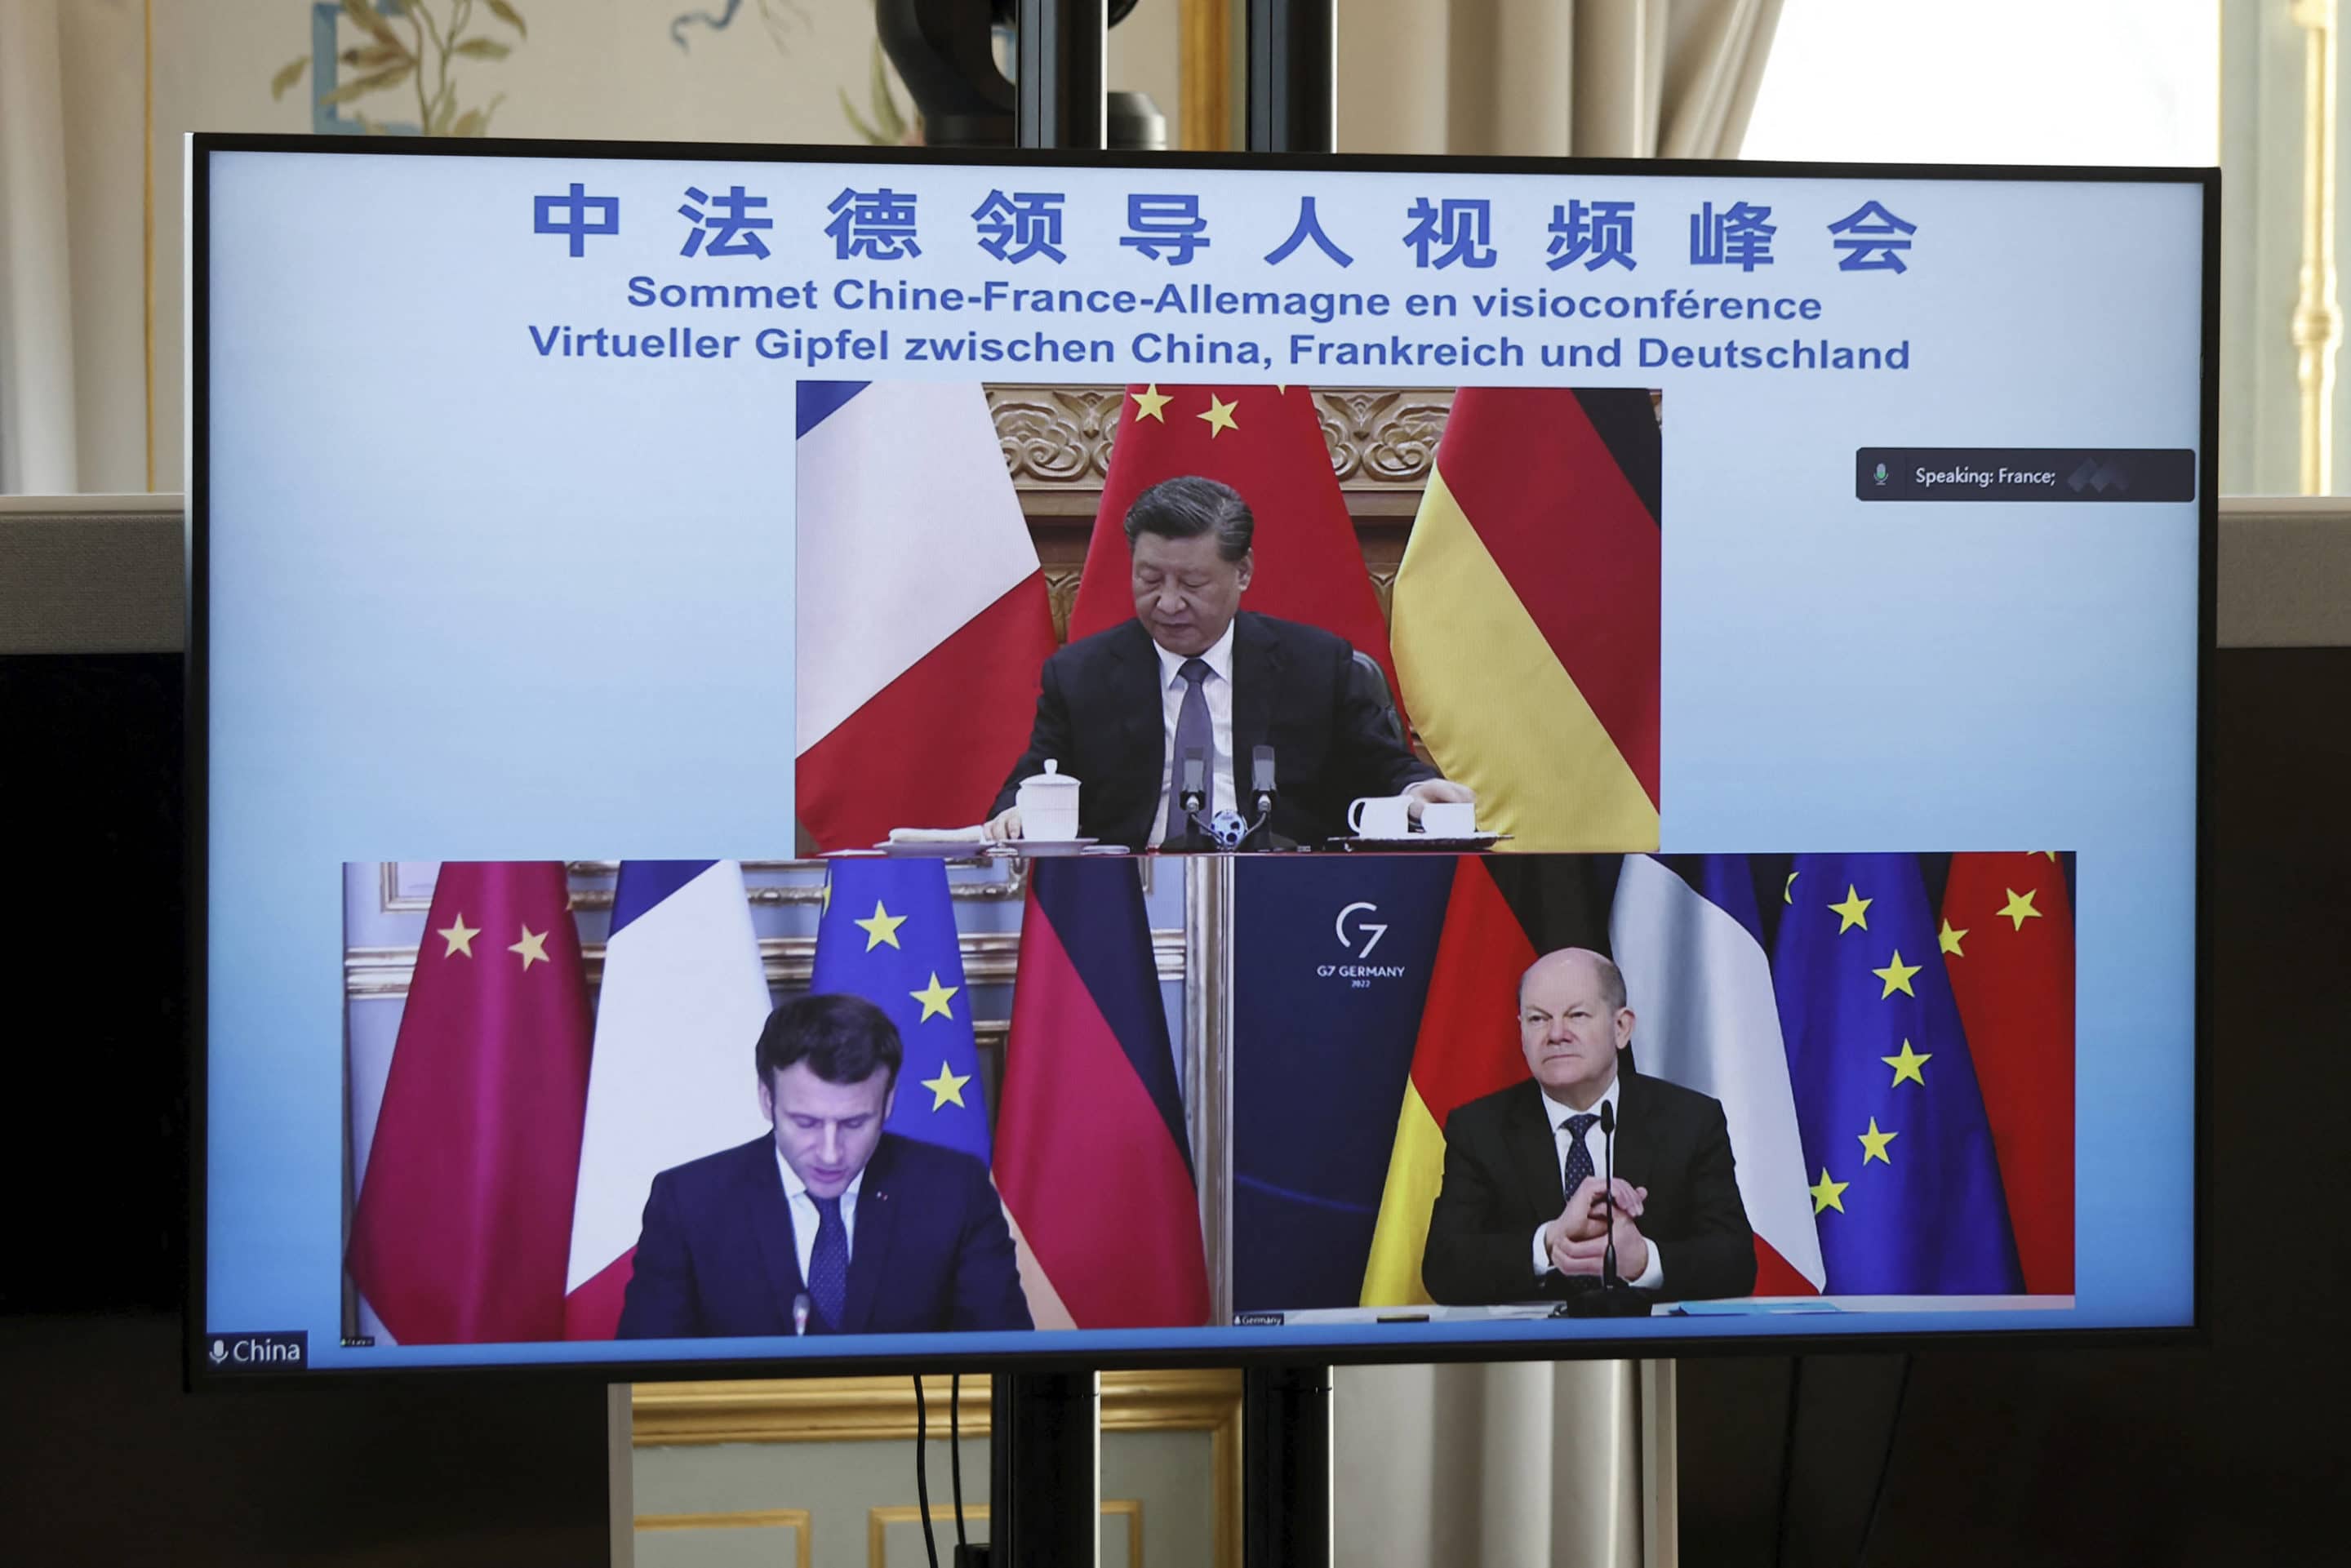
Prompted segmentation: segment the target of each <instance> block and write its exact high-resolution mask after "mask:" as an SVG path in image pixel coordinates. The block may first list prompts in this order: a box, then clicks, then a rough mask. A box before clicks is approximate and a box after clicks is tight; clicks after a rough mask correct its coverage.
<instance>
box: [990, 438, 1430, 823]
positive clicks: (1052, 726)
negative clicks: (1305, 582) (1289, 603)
mask: <svg viewBox="0 0 2351 1568" xmlns="http://www.w3.org/2000/svg"><path fill="white" fill-rule="evenodd" d="M1256 528H1257V524H1256V520H1255V518H1254V517H1252V516H1251V515H1250V513H1249V504H1248V503H1247V502H1245V501H1243V500H1242V499H1241V497H1240V495H1239V493H1238V491H1236V490H1234V489H1233V488H1232V487H1231V486H1227V485H1220V484H1218V483H1217V481H1216V480H1214V479H1204V478H1200V477H1198V476H1192V475H1185V476H1179V477H1176V478H1173V479H1167V480H1163V481H1162V482H1160V483H1159V484H1156V485H1154V486H1152V487H1151V488H1150V489H1148V490H1145V491H1144V493H1143V494H1142V495H1140V496H1138V497H1135V500H1134V506H1132V507H1128V508H1127V513H1126V542H1127V549H1128V551H1129V553H1130V554H1131V556H1132V557H1133V560H1134V566H1133V583H1134V620H1132V621H1127V622H1121V623H1120V624H1118V625H1116V626H1113V627H1112V628H1111V629H1110V630H1109V631H1107V632H1096V633H1095V634H1094V635H1093V636H1091V637H1083V638H1081V639H1079V640H1078V641H1077V642H1074V643H1071V644H1070V645H1069V646H1068V647H1066V648H1063V649H1062V650H1061V651H1060V652H1059V653H1055V654H1054V655H1053V656H1052V657H1051V658H1050V659H1048V660H1047V661H1046V662H1045V668H1044V672H1043V674H1042V675H1041V677H1040V687H1041V689H1040V693H1039V695H1038V698H1037V722H1036V724H1035V727H1033V729H1032V731H1031V733H1030V735H1029V749H1028V750H1027V751H1026V752H1024V753H1022V754H1021V757H1020V760H1019V761H1018V762H1016V763H1014V764H1013V765H1012V773H1011V776H1010V777H1009V778H1008V779H1006V780H1005V783H1004V788H1003V789H1002V790H1001V791H1000V792H998V795H997V798H996V804H995V805H994V806H993V807H991V808H990V809H989V810H990V811H991V813H992V814H991V816H990V817H989V820H988V821H987V836H988V837H990V838H992V839H1015V838H1018V837H1019V835H1020V813H1019V808H1018V806H1017V805H1016V804H1015V801H1016V800H1017V798H1018V794H1019V785H1020V781H1021V780H1022V779H1027V778H1029V777H1031V776H1032V775H1035V774H1038V773H1042V772H1043V771H1045V764H1046V762H1047V761H1048V760H1049V759H1050V760H1052V761H1054V762H1055V763H1057V764H1058V765H1059V768H1060V770H1061V772H1063V773H1066V774H1069V775H1070V776H1071V777H1072V778H1074V779H1077V780H1078V781H1079V796H1078V810H1079V820H1078V831H1079V832H1080V833H1081V835H1082V836H1084V837H1087V838H1094V839H1100V840H1102V841H1105V842H1108V843H1117V844H1125V845H1127V846H1129V847H1130V848H1134V849H1144V848H1157V847H1159V846H1160V845H1162V844H1163V843H1164V844H1165V845H1167V846H1168V847H1170V848H1178V847H1189V848H1197V847H1202V846H1201V845H1199V844H1198V843H1197V842H1196V841H1190V840H1189V839H1188V837H1187V830H1188V827H1189V824H1188V823H1187V822H1186V821H1185V817H1184V813H1183V812H1182V811H1181V810H1177V809H1176V808H1175V800H1174V795H1175V791H1177V790H1179V789H1181V788H1182V786H1183V782H1184V781H1183V779H1182V770H1181V766H1180V762H1179V758H1181V757H1182V756H1183V755H1184V754H1185V753H1186V752H1187V751H1190V750H1193V749H1198V750H1199V751H1200V752H1201V753H1202V754H1203V755H1204V756H1205V757H1207V760H1208V766H1207V770H1206V777H1205V780H1204V782H1205V783H1206V785H1207V809H1206V810H1204V811H1203V812H1202V813H1201V814H1202V815H1203V816H1204V817H1208V816H1213V815H1214V814H1215V813H1216V812H1218V811H1224V810H1238V811H1241V812H1242V814H1243V815H1244V816H1253V815H1254V814H1255V813H1254V811H1253V810H1248V809H1247V808H1246V806H1245V804H1244V801H1245V794H1244V792H1245V791H1246V790H1247V789H1248V787H1249V758H1250V757H1251V755H1252V753H1253V751H1254V749H1255V748H1256V747H1259V746H1264V745H1270V746H1271V747H1273V749H1274V762H1275V768H1276V772H1277V781H1278V783H1279V784H1280V789H1279V791H1278V793H1277V799H1276V801H1275V805H1274V816H1273V822H1272V830H1273V831H1274V832H1275V833H1276V834H1278V835H1280V836H1281V837H1283V838H1288V839H1292V840H1296V841H1299V842H1301V843H1315V842H1320V841H1322V840H1324V839H1328V838H1334V837H1337V836H1338V835H1340V834H1342V833H1344V832H1345V831H1347V829H1346V818H1347V808H1348V806H1349V804H1350V803H1351V802H1352V801H1353V800H1355V799H1356V798H1357V797H1358V796H1369V795H1407V796H1409V797H1410V798H1411V804H1410V806H1409V807H1408V810H1409V811H1410V814H1411V815H1412V816H1413V818H1415V819H1416V820H1417V818H1418V817H1419V815H1420V808H1421V806H1422V805H1423V804H1424V803H1426V802H1427V801H1431V800H1464V801H1466V800H1474V799H1475V797H1474V796H1473V795H1472V794H1471V793H1470V791H1469V789H1468V787H1466V786H1464V785H1460V784H1456V783H1452V782H1450V781H1449V780H1447V779H1442V778H1439V777H1438V776H1437V769H1435V768H1431V767H1430V766H1429V765H1428V764H1426V762H1423V761H1421V760H1420V759H1419V758H1416V757H1415V756H1413V754H1412V753H1411V752H1410V751H1409V750H1407V749H1406V748H1405V746H1404V745H1403V743H1402V742H1401V741H1399V740H1398V739H1397V738H1396V737H1395V735H1394V733H1392V731H1391V730H1390V729H1389V728H1388V727H1387V724H1386V721H1385V719H1384V716H1383V715H1382V712H1381V708H1380V704H1379V701H1378V699H1377V697H1376V696H1375V695H1372V694H1371V693H1369V692H1367V691H1366V690H1365V688H1364V685H1362V684H1360V683H1361V681H1362V677H1361V676H1360V675H1359V674H1357V672H1356V669H1355V667H1354V651H1353V649H1352V648H1350V647H1349V646H1348V644H1347V643H1346V640H1345V639H1343V638H1341V637H1336V636H1333V635H1332V633H1330V632H1325V631H1322V630H1321V629H1320V628H1318V627H1313V626H1305V625H1301V624H1299V623H1298V622H1291V621H1277V620H1275V619H1274V618H1273V617H1272V616H1270V615H1257V614H1251V613H1248V612H1242V611H1241V608H1240V599H1241V594H1242V592H1243V591H1246V590H1247V589H1248V587H1249V579H1250V577H1251V575H1252V574H1253V573H1254V572H1255V570H1256V566H1257V562H1256V557H1255V555H1254V554H1253V553H1252V551H1251V549H1250V541H1251V539H1252V538H1253V537H1254V535H1255V533H1256ZM1171 819H1172V820H1173V821H1174V829H1173V831H1170V828H1169V823H1170V821H1171Z"/></svg>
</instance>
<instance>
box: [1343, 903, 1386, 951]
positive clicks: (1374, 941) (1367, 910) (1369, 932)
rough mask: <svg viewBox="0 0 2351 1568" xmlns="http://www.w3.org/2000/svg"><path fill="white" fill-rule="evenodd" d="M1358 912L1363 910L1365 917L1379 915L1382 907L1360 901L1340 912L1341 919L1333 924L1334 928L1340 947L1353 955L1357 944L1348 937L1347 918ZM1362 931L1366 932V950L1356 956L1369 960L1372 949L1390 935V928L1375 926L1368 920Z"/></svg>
mask: <svg viewBox="0 0 2351 1568" xmlns="http://www.w3.org/2000/svg"><path fill="white" fill-rule="evenodd" d="M1358 910H1361V911H1362V912H1363V913H1364V914H1365V915H1377V914H1378V913H1379V912H1380V906H1379V905H1378V904H1367V903H1364V902H1362V901H1360V900H1359V901H1357V902H1356V903H1353V904H1349V905H1347V907H1346V908H1344V909H1343V910H1341V911H1339V918H1338V919H1337V921H1335V922H1334V923H1333V924H1332V929H1333V930H1334V931H1336V932H1337V933H1338V936H1339V946H1342V947H1344V948H1346V949H1347V950H1348V951H1349V952H1351V953H1354V951H1355V942H1354V938H1353V937H1351V936H1348V935H1347V916H1349V915H1353V914H1354V913H1355V912H1356V911H1358ZM1362 929H1363V932H1364V950H1363V951H1362V952H1360V953H1355V956H1356V957H1358V958H1368V957H1370V956H1372V949H1373V948H1374V947H1376V946H1379V945H1380V938H1381V937H1383V936H1386V935H1387V934H1388V928H1387V927H1386V926H1385V925H1374V924H1373V923H1372V922H1371V921H1368V920H1366V921H1364V922H1363V925H1362Z"/></svg>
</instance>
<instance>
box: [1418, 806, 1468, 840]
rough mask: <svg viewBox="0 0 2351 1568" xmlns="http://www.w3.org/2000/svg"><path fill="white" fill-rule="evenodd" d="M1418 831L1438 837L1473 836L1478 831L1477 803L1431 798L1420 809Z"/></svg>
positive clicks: (1457, 837)
mask: <svg viewBox="0 0 2351 1568" xmlns="http://www.w3.org/2000/svg"><path fill="white" fill-rule="evenodd" d="M1420 831H1422V832H1424V833H1426V834H1428V835H1429V836H1430V837H1432V838H1438V839H1468V838H1474V837H1476V836H1477V832H1478V806H1477V803H1476V802H1475V801H1472V800H1431V801H1429V802H1428V803H1427V804H1426V805H1425V806H1423V807H1422V808H1421V809H1420Z"/></svg>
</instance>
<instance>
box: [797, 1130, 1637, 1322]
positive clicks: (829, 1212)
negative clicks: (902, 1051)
mask: <svg viewBox="0 0 2351 1568" xmlns="http://www.w3.org/2000/svg"><path fill="white" fill-rule="evenodd" d="M1591 1163H1592V1162H1590V1161H1589V1160H1586V1161H1585V1162H1584V1166H1585V1168H1586V1169H1589V1168H1590V1167H1591ZM809 1201H810V1202H811V1203H813V1204H815V1205H816V1245H815V1246H813V1247H811V1248H810V1249H809V1277H808V1288H809V1301H810V1304H811V1305H813V1306H814V1307H815V1308H816V1315H817V1318H818V1320H819V1321H820V1322H822V1323H823V1324H824V1326H825V1328H826V1329H827V1330H828V1331H830V1332H831V1333H840V1332H841V1307H842V1306H843V1305H844V1304H845V1303H846V1302H847V1301H848V1299H849V1227H848V1226H846V1225H844V1224H843V1223H842V1222H841V1199H839V1198H837V1197H817V1195H816V1194H814V1193H810V1194H809Z"/></svg>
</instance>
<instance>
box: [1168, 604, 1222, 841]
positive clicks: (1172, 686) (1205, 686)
mask: <svg viewBox="0 0 2351 1568" xmlns="http://www.w3.org/2000/svg"><path fill="white" fill-rule="evenodd" d="M1151 648H1152V652H1154V653H1157V654H1158V655H1159V809H1158V810H1157V811H1156V812H1155V813H1154V814H1153V816H1152V819H1151V836H1150V837H1149V838H1147V839H1145V840H1144V846H1145V847H1146V848H1149V849H1157V848H1158V847H1159V846H1160V845H1161V844H1162V843H1164V842H1165V841H1166V838H1167V779H1168V770H1169V769H1170V768H1173V767H1175V716H1176V715H1177V714H1179V713H1181V712H1183V711H1184V691H1185V688H1186V685H1189V683H1188V682H1186V680H1185V679H1184V664H1185V661H1186V659H1187V658H1189V657H1190V655H1188V654H1185V653H1169V652H1168V651H1167V650H1166V649H1165V648H1162V647H1161V646H1160V645H1159V644H1158V643H1152V644H1151ZM1200 657H1201V659H1202V660H1203V661H1204V662H1205V663H1206V664H1207V666H1208V677H1207V679H1206V680H1204V681H1202V682H1201V683H1200V695H1201V696H1202V697H1203V698H1205V699H1206V700H1207V705H1208V728H1209V731H1210V733H1211V734H1212V735H1213V736H1214V737H1215V740H1214V744H1215V746H1216V748H1217V755H1216V756H1215V757H1214V758H1211V761H1212V763H1213V764H1214V775H1215V782H1214V786H1213V788H1214V789H1215V793H1214V794H1212V795H1211V796H1209V798H1208V799H1209V804H1210V805H1211V806H1212V807H1213V808H1214V809H1215V810H1218V811H1237V810H1240V807H1239V805H1238V802H1237V800H1236V798H1235V796H1234V794H1233V628H1232V624H1231V623H1230V622H1227V623H1226V625H1225V634H1224V635H1223V636H1221V637H1219V638H1217V641H1216V643H1215V645H1214V646H1212V647H1211V648H1209V650H1208V651H1207V653H1203V654H1201V655H1200Z"/></svg>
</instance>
